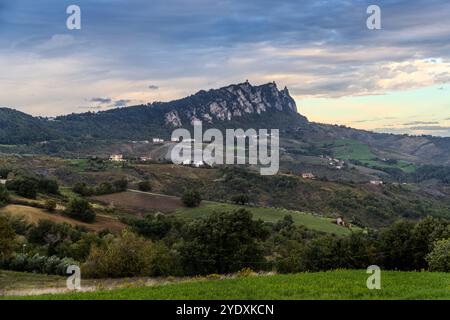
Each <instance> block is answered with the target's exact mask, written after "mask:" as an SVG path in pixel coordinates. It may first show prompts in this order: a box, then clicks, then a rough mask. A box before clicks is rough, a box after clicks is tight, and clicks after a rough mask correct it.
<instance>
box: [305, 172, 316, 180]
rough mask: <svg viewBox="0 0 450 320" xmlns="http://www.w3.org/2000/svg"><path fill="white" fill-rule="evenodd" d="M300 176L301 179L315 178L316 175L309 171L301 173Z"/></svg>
mask: <svg viewBox="0 0 450 320" xmlns="http://www.w3.org/2000/svg"><path fill="white" fill-rule="evenodd" d="M302 178H303V179H315V178H316V176H315V175H314V174H312V173H311V172H305V173H302Z"/></svg>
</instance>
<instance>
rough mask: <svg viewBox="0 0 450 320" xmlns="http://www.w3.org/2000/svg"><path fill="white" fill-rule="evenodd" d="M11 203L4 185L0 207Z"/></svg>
mask: <svg viewBox="0 0 450 320" xmlns="http://www.w3.org/2000/svg"><path fill="white" fill-rule="evenodd" d="M9 201H10V198H9V192H8V190H7V189H6V188H5V186H4V185H2V184H0V207H1V206H4V205H5V204H7V203H8V202H9Z"/></svg>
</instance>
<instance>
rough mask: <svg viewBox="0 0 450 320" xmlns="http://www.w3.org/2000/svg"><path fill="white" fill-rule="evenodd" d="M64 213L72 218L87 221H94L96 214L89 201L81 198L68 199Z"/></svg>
mask: <svg viewBox="0 0 450 320" xmlns="http://www.w3.org/2000/svg"><path fill="white" fill-rule="evenodd" d="M66 214H67V215H68V216H69V217H71V218H73V219H77V220H80V221H83V222H88V223H90V222H94V221H95V216H96V214H95V212H94V209H93V208H92V206H91V205H90V203H89V202H88V201H87V200H84V199H81V198H75V199H72V200H71V201H70V203H69V205H68V206H67V209H66Z"/></svg>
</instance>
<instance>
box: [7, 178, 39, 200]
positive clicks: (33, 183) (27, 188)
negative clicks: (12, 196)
mask: <svg viewBox="0 0 450 320" xmlns="http://www.w3.org/2000/svg"><path fill="white" fill-rule="evenodd" d="M6 188H8V189H9V190H13V191H15V192H16V193H17V194H18V195H19V196H22V197H25V198H30V199H35V198H36V194H37V190H38V183H37V180H36V179H33V178H28V177H18V178H16V179H14V180H10V181H7V182H6Z"/></svg>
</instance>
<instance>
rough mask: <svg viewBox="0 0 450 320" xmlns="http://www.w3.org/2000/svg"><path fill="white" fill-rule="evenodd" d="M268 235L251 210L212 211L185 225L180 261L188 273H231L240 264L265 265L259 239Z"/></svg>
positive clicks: (238, 267) (252, 266) (241, 265)
mask: <svg viewBox="0 0 450 320" xmlns="http://www.w3.org/2000/svg"><path fill="white" fill-rule="evenodd" d="M267 236H268V232H267V230H266V229H265V228H264V227H263V222H262V221H261V220H259V221H254V220H253V219H252V214H251V212H249V211H247V210H244V209H239V210H236V211H230V212H227V211H223V212H215V213H213V214H212V215H210V216H209V217H207V218H206V219H198V220H195V221H193V222H191V224H190V225H188V226H187V228H186V232H185V236H184V238H185V239H184V242H183V243H182V244H181V247H180V250H179V251H180V255H181V260H182V262H183V263H182V265H183V266H184V267H185V271H186V273H187V274H188V275H196V274H205V275H206V274H211V273H220V274H225V273H232V272H236V271H238V270H240V269H242V268H244V267H251V268H259V269H262V268H263V267H264V265H265V259H264V254H263V251H262V247H261V246H260V241H262V240H265V239H266V238H267Z"/></svg>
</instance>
